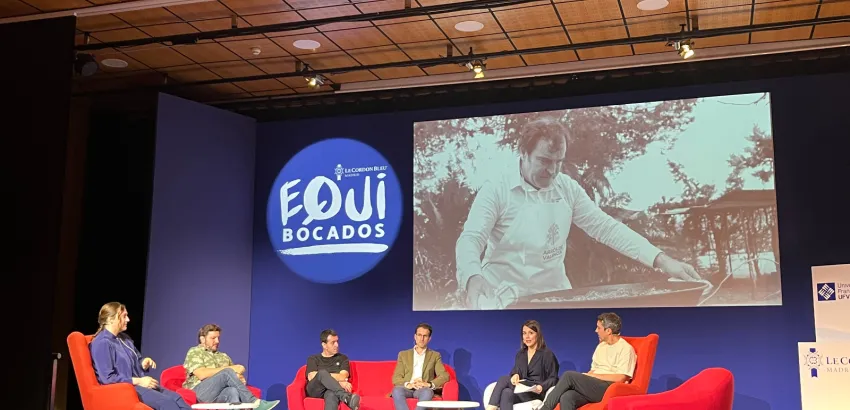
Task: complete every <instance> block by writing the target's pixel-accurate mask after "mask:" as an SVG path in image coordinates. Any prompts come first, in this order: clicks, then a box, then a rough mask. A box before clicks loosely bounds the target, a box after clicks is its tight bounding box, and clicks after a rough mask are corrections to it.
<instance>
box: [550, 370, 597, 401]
mask: <svg viewBox="0 0 850 410" xmlns="http://www.w3.org/2000/svg"><path fill="white" fill-rule="evenodd" d="M611 384H612V382H609V381H605V380H599V379H597V378H595V377H592V376H588V375H586V374H582V373H579V372H574V371H572V370H571V371H567V372H564V374H562V375H561V379H560V380H558V384H556V385H555V388H554V389H553V390H552V393H549V397H547V398H546V401H545V402H543V407H542V408H541V409H545V410H552V409H554V408H555V406H556V405H557V404H558V403H560V404H561V410H576V409H578V408H579V407H581V406H584V405H585V404H587V403H599V402H600V401H602V396H604V395H605V390H608V386H610V385H611Z"/></svg>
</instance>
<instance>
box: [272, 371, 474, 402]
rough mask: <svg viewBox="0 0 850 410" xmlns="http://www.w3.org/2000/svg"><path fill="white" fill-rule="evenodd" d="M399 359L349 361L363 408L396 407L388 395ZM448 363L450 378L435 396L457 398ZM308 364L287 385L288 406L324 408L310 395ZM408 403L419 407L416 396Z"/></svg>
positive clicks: (353, 384) (319, 400)
mask: <svg viewBox="0 0 850 410" xmlns="http://www.w3.org/2000/svg"><path fill="white" fill-rule="evenodd" d="M395 365H396V362H395V361H394V360H393V361H380V362H357V361H352V362H350V367H351V375H350V377H349V382H351V387H352V390H353V391H354V392H355V393H357V394H359V395H360V409H361V410H393V401H392V398H391V397H389V395H390V393H391V392H392V390H393V382H392V378H393V370H394V369H395ZM445 366H446V371H447V372H448V373H449V381H448V382H446V384H444V385H443V390H442V392H441V394H440V395H435V396H434V398H433V399H432V400H457V399H458V384H457V376H456V375H455V371H454V369H453V368H452V367H451V366H449V365H445ZM306 371H307V366H301V368H300V369H298V371H297V372H296V373H295V379H294V380H293V381H292V383H291V384H290V385H289V386H286V400H287V404H288V406H289V410H323V409H324V404H325V403H324V400H323V399H317V398H312V397H307V392H306V390H305V389H306V387H307V375H306ZM407 406H408V407H409V408H410V409H411V410H412V409H414V408H415V407H416V399H407ZM339 408H340V410H348V407H345V405H344V404H340V405H339Z"/></svg>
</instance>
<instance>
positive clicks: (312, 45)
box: [292, 40, 322, 50]
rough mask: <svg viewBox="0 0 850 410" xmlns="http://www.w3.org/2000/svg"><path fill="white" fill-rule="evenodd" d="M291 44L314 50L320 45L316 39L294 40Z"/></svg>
mask: <svg viewBox="0 0 850 410" xmlns="http://www.w3.org/2000/svg"><path fill="white" fill-rule="evenodd" d="M292 45H293V46H295V48H300V49H302V50H315V49H317V48H319V47H321V46H322V45H321V44H319V42H318V41H316V40H295V41H294V42H293V43H292Z"/></svg>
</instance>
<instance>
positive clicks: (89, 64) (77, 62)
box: [74, 53, 97, 77]
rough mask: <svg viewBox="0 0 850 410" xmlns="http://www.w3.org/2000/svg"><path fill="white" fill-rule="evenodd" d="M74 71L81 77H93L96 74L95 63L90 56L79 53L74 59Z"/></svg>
mask: <svg viewBox="0 0 850 410" xmlns="http://www.w3.org/2000/svg"><path fill="white" fill-rule="evenodd" d="M74 71H76V72H77V74H79V75H82V76H83V77H88V76H91V75H94V73H96V72H97V61H95V59H94V56H92V55H91V54H85V53H79V54H77V55H76V56H75V57H74Z"/></svg>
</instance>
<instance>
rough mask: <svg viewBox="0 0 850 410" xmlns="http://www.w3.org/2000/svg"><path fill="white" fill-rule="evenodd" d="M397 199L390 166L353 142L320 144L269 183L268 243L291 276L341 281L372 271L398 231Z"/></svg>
mask: <svg viewBox="0 0 850 410" xmlns="http://www.w3.org/2000/svg"><path fill="white" fill-rule="evenodd" d="M401 197H402V193H401V186H400V185H399V182H398V178H397V177H396V175H395V172H393V169H392V167H391V166H390V164H389V162H388V161H387V160H386V158H384V157H383V156H382V155H381V154H380V153H378V151H376V150H375V149H374V148H372V147H370V146H368V145H366V144H364V143H362V142H359V141H355V140H352V139H347V138H334V139H328V140H324V141H320V142H317V143H315V144H313V145H310V146H308V147H307V148H304V149H303V150H301V151H300V152H299V153H298V154H296V155H295V156H294V157H293V158H292V159H291V160H290V161H289V162H288V163H286V165H285V166H284V167H283V169H282V170H281V171H280V174H279V175H278V176H277V179H275V181H274V185H273V186H272V191H271V193H270V195H269V202H268V206H267V208H266V226H267V228H268V232H269V239H270V240H271V243H272V246H274V250H275V253H277V255H278V257H280V259H281V260H282V261H283V262H284V263H285V264H286V266H288V267H289V269H291V270H292V271H293V272H295V273H296V274H298V275H300V276H302V277H304V278H305V279H307V280H310V281H313V282H318V283H342V282H347V281H349V280H352V279H355V278H358V277H360V276H362V275H364V274H365V273H366V272H368V271H370V270H371V269H372V268H374V267H375V265H377V264H378V262H380V261H381V259H383V258H384V256H385V255H386V254H387V252H388V251H389V249H390V247H391V246H392V244H393V242H395V239H396V237H397V236H398V230H399V227H400V225H401V213H402V200H401Z"/></svg>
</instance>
